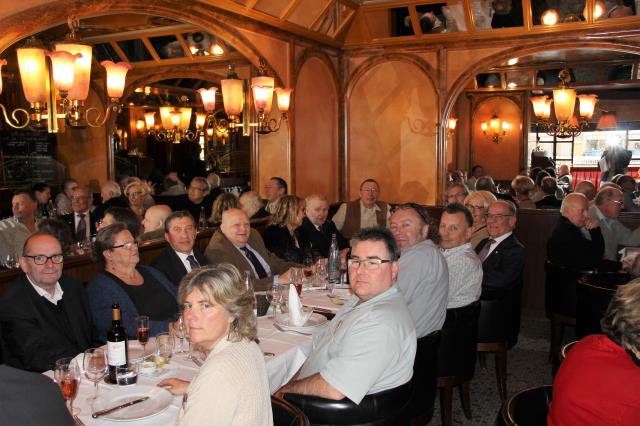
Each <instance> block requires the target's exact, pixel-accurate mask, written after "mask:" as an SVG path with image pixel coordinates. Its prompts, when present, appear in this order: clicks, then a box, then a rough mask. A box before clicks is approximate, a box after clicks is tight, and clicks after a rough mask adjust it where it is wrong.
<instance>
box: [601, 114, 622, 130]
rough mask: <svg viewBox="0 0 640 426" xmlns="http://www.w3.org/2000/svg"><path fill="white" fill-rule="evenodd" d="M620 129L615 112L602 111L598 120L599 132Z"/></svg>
mask: <svg viewBox="0 0 640 426" xmlns="http://www.w3.org/2000/svg"><path fill="white" fill-rule="evenodd" d="M617 128H618V120H617V118H616V113H615V112H614V111H602V114H601V115H600V118H599V119H598V125H597V126H596V129H598V130H615V129H617Z"/></svg>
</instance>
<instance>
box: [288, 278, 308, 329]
mask: <svg viewBox="0 0 640 426" xmlns="http://www.w3.org/2000/svg"><path fill="white" fill-rule="evenodd" d="M306 321H307V319H306V318H305V315H304V313H303V312H302V302H300V296H298V292H297V291H296V287H295V286H294V285H293V284H292V285H290V286H289V324H291V325H293V326H295V327H300V326H301V325H304V323H305V322H306Z"/></svg>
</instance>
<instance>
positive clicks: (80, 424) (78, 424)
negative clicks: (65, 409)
mask: <svg viewBox="0 0 640 426" xmlns="http://www.w3.org/2000/svg"><path fill="white" fill-rule="evenodd" d="M73 423H74V424H75V425H76V426H85V424H84V422H83V421H82V420H80V417H78V416H77V415H74V416H73Z"/></svg>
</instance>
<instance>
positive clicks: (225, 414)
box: [158, 264, 273, 426]
mask: <svg viewBox="0 0 640 426" xmlns="http://www.w3.org/2000/svg"><path fill="white" fill-rule="evenodd" d="M178 298H179V300H180V303H181V304H182V306H183V307H184V318H185V321H186V323H187V326H188V327H189V338H190V339H191V344H192V345H195V346H197V347H198V348H199V349H200V350H203V351H204V352H205V353H207V359H206V360H205V362H204V364H203V365H202V367H201V368H200V371H199V372H198V375H197V376H196V377H195V378H194V379H193V381H191V382H187V381H184V380H180V379H174V378H172V379H166V380H163V381H161V382H160V383H159V384H158V386H163V387H166V388H167V389H168V390H169V392H171V393H172V394H174V395H184V403H183V404H182V409H181V410H180V418H179V422H178V424H179V425H180V426H188V425H205V424H215V425H264V426H271V425H273V417H272V414H271V397H270V394H269V385H268V383H267V371H266V367H265V364H264V357H263V355H262V351H261V350H260V348H258V345H257V344H256V343H255V341H254V339H255V337H256V318H255V316H254V315H253V300H254V299H253V297H252V296H251V295H249V294H248V293H247V292H246V290H245V287H244V285H243V284H242V280H241V277H240V273H239V272H238V270H237V269H236V268H235V267H234V266H232V265H229V264H219V265H217V266H209V267H204V268H200V269H196V270H193V271H192V272H190V273H189V274H188V275H187V276H185V277H184V278H183V280H182V282H181V283H180V290H179V293H178Z"/></svg>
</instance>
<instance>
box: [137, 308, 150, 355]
mask: <svg viewBox="0 0 640 426" xmlns="http://www.w3.org/2000/svg"><path fill="white" fill-rule="evenodd" d="M136 330H137V332H138V341H139V342H140V344H141V345H142V357H145V356H146V348H147V342H148V341H149V317H148V316H146V315H141V316H139V317H136Z"/></svg>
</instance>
